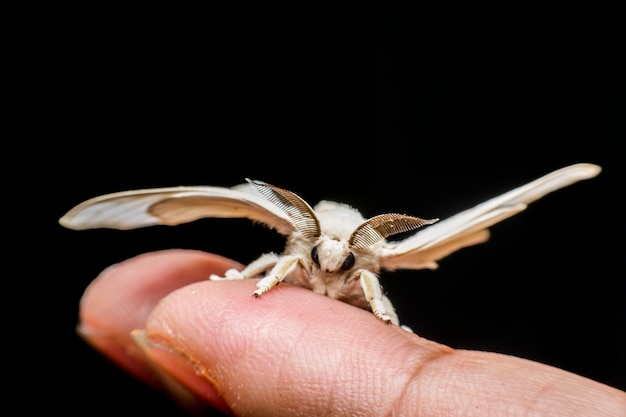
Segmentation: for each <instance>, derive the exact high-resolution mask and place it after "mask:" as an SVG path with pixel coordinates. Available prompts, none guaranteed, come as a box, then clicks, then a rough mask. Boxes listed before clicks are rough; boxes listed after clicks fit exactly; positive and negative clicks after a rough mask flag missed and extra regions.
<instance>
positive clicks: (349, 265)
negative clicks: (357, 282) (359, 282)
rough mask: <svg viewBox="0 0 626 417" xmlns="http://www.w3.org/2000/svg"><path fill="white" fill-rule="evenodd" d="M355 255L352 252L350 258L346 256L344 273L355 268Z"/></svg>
mask: <svg viewBox="0 0 626 417" xmlns="http://www.w3.org/2000/svg"><path fill="white" fill-rule="evenodd" d="M354 261H355V258H354V254H353V253H352V252H350V254H349V255H348V256H346V259H344V260H343V263H342V264H341V269H342V270H343V271H347V270H349V269H350V268H352V267H353V266H354Z"/></svg>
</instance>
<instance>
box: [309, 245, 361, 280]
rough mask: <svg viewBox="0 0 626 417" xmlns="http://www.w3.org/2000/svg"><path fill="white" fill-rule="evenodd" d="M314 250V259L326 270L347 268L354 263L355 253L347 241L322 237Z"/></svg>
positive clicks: (334, 270) (333, 270)
mask: <svg viewBox="0 0 626 417" xmlns="http://www.w3.org/2000/svg"><path fill="white" fill-rule="evenodd" d="M313 251H314V252H316V253H314V254H312V257H313V261H314V262H315V263H317V264H318V266H319V267H320V269H321V270H322V271H325V272H336V271H339V270H346V269H349V268H351V267H352V265H353V264H354V254H353V253H352V252H351V251H350V248H349V246H348V244H347V242H345V241H340V240H335V239H328V238H322V239H320V241H319V242H318V244H317V246H316V247H315V248H314V250H313ZM346 267H348V268H346Z"/></svg>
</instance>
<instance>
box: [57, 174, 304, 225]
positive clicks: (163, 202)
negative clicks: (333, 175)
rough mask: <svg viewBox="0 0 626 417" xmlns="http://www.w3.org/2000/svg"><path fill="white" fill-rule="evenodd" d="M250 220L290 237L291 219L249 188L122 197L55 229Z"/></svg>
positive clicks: (81, 209) (75, 211) (90, 205)
mask: <svg viewBox="0 0 626 417" xmlns="http://www.w3.org/2000/svg"><path fill="white" fill-rule="evenodd" d="M218 217H219V218H248V219H250V220H253V221H257V222H260V223H262V224H264V225H266V226H268V227H270V228H273V229H275V230H276V231H277V232H278V233H281V234H282V235H285V236H288V235H290V234H291V233H293V231H294V230H295V227H294V224H293V222H292V221H291V220H290V218H289V216H288V215H287V214H286V213H285V212H284V211H283V210H281V209H280V208H278V207H277V206H276V205H274V204H272V203H271V202H269V201H268V200H267V199H265V198H264V197H263V196H261V195H260V194H259V193H258V192H257V191H255V190H254V188H253V187H252V186H250V184H241V185H238V186H235V187H232V188H224V187H210V186H197V187H169V188H154V189H144V190H133V191H123V192H118V193H112V194H106V195H102V196H99V197H95V198H92V199H90V200H87V201H85V202H83V203H80V204H78V205H77V206H75V207H74V208H72V209H71V210H70V211H68V212H67V213H66V214H65V215H64V216H63V217H61V218H60V219H59V223H60V224H61V225H62V226H64V227H67V228H69V229H75V230H84V229H94V228H112V229H121V230H128V229H135V228H139V227H146V226H153V225H170V226H173V225H177V224H181V223H188V222H191V221H194V220H197V219H200V218H218Z"/></svg>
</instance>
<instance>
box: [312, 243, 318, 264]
mask: <svg viewBox="0 0 626 417" xmlns="http://www.w3.org/2000/svg"><path fill="white" fill-rule="evenodd" d="M311 259H312V260H313V262H315V265H317V266H319V264H320V257H319V255H318V254H317V246H313V249H311Z"/></svg>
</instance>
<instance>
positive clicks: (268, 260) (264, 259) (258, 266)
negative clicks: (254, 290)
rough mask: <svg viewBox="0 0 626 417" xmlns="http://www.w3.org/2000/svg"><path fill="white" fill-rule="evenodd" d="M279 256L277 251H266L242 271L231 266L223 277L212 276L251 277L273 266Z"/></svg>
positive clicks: (213, 275) (213, 276)
mask: <svg viewBox="0 0 626 417" xmlns="http://www.w3.org/2000/svg"><path fill="white" fill-rule="evenodd" d="M278 259H279V256H278V255H276V254H275V253H266V254H263V255H261V256H260V257H259V258H258V259H256V260H255V261H252V262H251V263H249V264H248V266H246V267H245V268H244V269H242V270H241V271H240V270H238V269H235V268H231V269H229V270H227V271H226V272H225V273H224V276H223V277H220V276H219V275H215V274H212V275H211V276H210V278H209V279H210V280H211V281H221V280H227V279H250V278H254V277H256V276H259V275H261V274H262V273H264V272H265V271H267V270H268V269H270V268H271V267H273V266H274V265H275V264H276V262H278Z"/></svg>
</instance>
